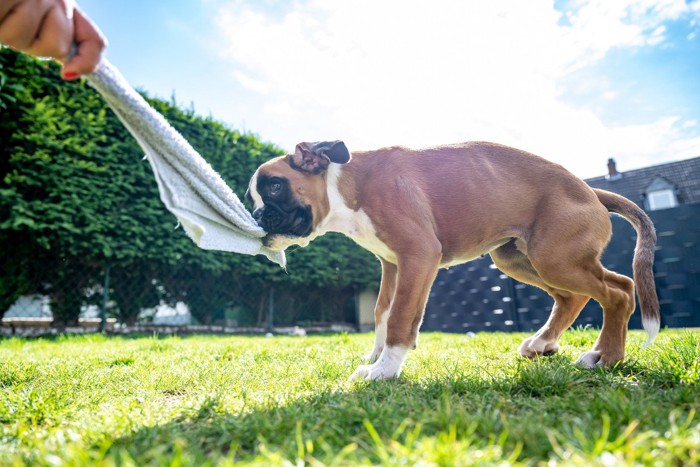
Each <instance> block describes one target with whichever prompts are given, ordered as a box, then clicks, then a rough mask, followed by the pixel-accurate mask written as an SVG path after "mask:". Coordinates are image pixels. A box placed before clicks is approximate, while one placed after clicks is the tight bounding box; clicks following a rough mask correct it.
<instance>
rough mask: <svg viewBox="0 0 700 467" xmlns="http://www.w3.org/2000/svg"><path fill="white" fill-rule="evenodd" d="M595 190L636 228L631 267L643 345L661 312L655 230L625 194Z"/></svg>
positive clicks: (651, 337) (652, 334) (655, 329)
mask: <svg viewBox="0 0 700 467" xmlns="http://www.w3.org/2000/svg"><path fill="white" fill-rule="evenodd" d="M593 191H595V194H596V195H597V196H598V199H599V200H600V202H601V203H602V204H603V206H605V207H606V208H607V209H608V211H610V212H614V213H615V214H619V215H620V216H622V217H624V218H625V219H626V220H627V221H628V222H629V223H630V224H632V226H634V230H636V231H637V245H636V247H635V249H634V261H633V262H632V270H633V275H634V283H635V285H636V287H637V297H639V307H640V308H641V310H642V326H643V327H644V330H645V331H646V333H647V335H648V336H649V338H648V340H647V343H646V345H649V344H651V343H652V342H653V341H654V338H655V337H656V335H657V334H658V333H659V327H660V325H661V314H660V313H659V298H658V297H657V295H656V286H655V285H654V271H653V269H652V266H653V265H654V249H655V247H656V230H655V229H654V224H653V223H652V222H651V219H649V216H647V214H646V213H645V212H644V211H643V210H642V209H641V208H640V207H639V206H637V205H636V204H634V203H633V202H632V201H630V200H628V199H627V198H625V197H623V196H620V195H617V194H615V193H611V192H609V191H605V190H599V189H597V188H594V189H593Z"/></svg>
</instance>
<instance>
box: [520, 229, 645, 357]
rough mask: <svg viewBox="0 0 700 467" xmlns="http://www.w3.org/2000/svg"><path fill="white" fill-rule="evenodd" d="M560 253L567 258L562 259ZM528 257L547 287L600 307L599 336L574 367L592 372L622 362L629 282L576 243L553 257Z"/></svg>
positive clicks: (630, 304) (630, 302) (631, 292)
mask: <svg viewBox="0 0 700 467" xmlns="http://www.w3.org/2000/svg"><path fill="white" fill-rule="evenodd" d="M559 245H560V246H561V242H560V243H559ZM601 249H602V248H601ZM564 252H568V253H569V254H568V255H567V256H564ZM529 257H530V259H531V261H532V263H533V265H534V267H535V269H536V270H537V271H538V272H539V274H540V276H541V277H542V279H543V280H544V281H545V283H546V284H547V285H549V286H550V287H554V288H557V289H562V290H566V291H569V292H570V293H572V294H580V295H586V296H590V297H592V298H593V299H594V300H596V301H597V302H598V303H600V305H601V306H602V307H603V328H602V330H601V332H600V336H599V337H598V340H597V341H596V343H595V345H594V346H593V348H592V349H591V350H590V351H589V352H586V353H584V354H583V355H581V357H580V358H579V360H578V363H579V364H581V365H583V366H586V367H589V368H592V367H594V366H596V365H612V364H614V363H616V362H618V361H620V360H622V358H623V357H624V355H625V340H626V337H627V324H628V322H629V319H630V316H632V313H633V312H634V307H635V301H634V282H632V279H630V278H628V277H625V276H622V275H620V274H616V273H614V272H611V271H608V270H607V269H605V268H604V267H603V265H602V264H601V263H600V260H599V259H598V255H596V254H594V253H593V249H592V248H589V249H586V248H581V243H580V242H579V243H578V244H577V245H576V247H573V248H560V249H558V250H557V253H556V254H555V252H554V251H552V250H547V251H542V252H541V254H539V255H534V254H533V252H532V251H531V252H530V254H529ZM574 318H575V316H574Z"/></svg>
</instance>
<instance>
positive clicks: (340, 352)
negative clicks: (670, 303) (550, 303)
mask: <svg viewBox="0 0 700 467" xmlns="http://www.w3.org/2000/svg"><path fill="white" fill-rule="evenodd" d="M523 337H525V336H524V335H522V334H479V335H477V336H476V337H473V338H470V337H467V336H463V335H448V334H428V333H426V334H423V335H422V336H421V340H420V345H419V347H418V349H417V350H415V351H413V352H410V353H409V358H408V361H407V363H406V365H405V367H404V372H403V374H402V376H401V378H399V379H398V380H396V381H389V382H372V383H355V384H351V383H348V382H347V381H346V380H347V378H348V376H349V375H350V374H351V373H352V372H353V370H354V369H355V367H356V366H357V365H358V364H360V361H359V357H360V356H361V355H364V354H366V353H367V352H368V351H369V350H370V348H371V345H372V342H373V337H372V335H370V334H357V335H331V336H309V337H274V338H265V337H220V336H206V337H190V338H177V337H169V338H157V337H146V338H134V339H129V338H107V337H101V336H89V337H85V336H83V337H66V338H59V339H53V340H22V339H7V340H0V423H1V427H2V428H1V430H2V432H1V434H0V464H1V465H8V464H9V465H13V464H14V465H25V464H28V465H52V466H55V465H144V464H151V465H153V464H155V465H163V464H165V465H204V464H212V465H230V464H233V463H250V464H266V465H269V464H288V465H293V464H303V463H304V462H306V463H309V464H331V465H333V464H336V465H347V464H385V465H398V464H404V465H415V464H419V463H421V464H427V465H430V464H437V465H472V464H484V465H489V464H493V463H508V464H538V463H539V464H543V465H545V464H547V463H549V462H550V461H552V462H554V463H562V464H579V465H592V464H598V465H620V464H654V463H656V464H658V465H685V464H697V463H699V462H700V414H698V413H696V409H697V407H698V405H699V400H700V388H699V382H700V362H699V361H698V355H700V336H699V335H698V333H697V332H693V331H668V330H667V331H663V332H662V333H661V334H660V335H659V337H658V339H657V341H656V343H655V344H654V345H653V346H652V347H650V348H648V349H641V344H642V343H643V342H644V338H645V335H644V334H642V333H641V332H632V333H631V334H630V339H629V341H628V360H627V361H626V362H625V363H624V364H621V365H619V366H618V367H616V368H614V369H612V370H585V369H581V368H578V367H575V366H574V365H573V362H574V361H575V359H576V357H577V356H578V354H579V353H580V352H582V351H584V350H586V349H587V348H588V347H589V346H590V345H591V344H592V342H593V341H594V339H595V337H596V333H595V332H593V331H580V330H576V331H568V332H567V333H566V334H565V335H564V337H563V339H562V351H561V353H559V354H558V355H556V356H553V357H550V358H543V359H540V360H537V361H527V360H524V359H521V358H519V357H518V356H517V347H518V343H519V342H520V340H521V339H522V338H523Z"/></svg>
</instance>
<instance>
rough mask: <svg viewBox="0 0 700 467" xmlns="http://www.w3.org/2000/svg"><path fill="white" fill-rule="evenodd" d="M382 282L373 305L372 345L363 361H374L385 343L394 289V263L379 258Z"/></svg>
mask: <svg viewBox="0 0 700 467" xmlns="http://www.w3.org/2000/svg"><path fill="white" fill-rule="evenodd" d="M380 261H381V263H382V282H381V284H380V286H379V296H378V297H377V304H376V305H375V307H374V347H373V348H372V352H370V354H369V355H366V356H365V357H362V361H363V362H364V363H374V362H375V361H376V360H377V358H379V355H381V353H382V350H384V345H385V344H386V328H387V321H388V320H389V309H390V307H391V302H392V300H393V298H394V291H395V290H396V274H397V270H396V265H395V264H391V263H390V262H388V261H386V260H384V259H381V258H380Z"/></svg>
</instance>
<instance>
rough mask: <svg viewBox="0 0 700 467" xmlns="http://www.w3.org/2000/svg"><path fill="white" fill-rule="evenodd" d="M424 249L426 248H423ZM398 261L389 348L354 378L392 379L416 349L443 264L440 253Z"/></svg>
mask: <svg viewBox="0 0 700 467" xmlns="http://www.w3.org/2000/svg"><path fill="white" fill-rule="evenodd" d="M423 247H424V248H425V245H423ZM414 251H417V253H414V252H412V253H410V254H408V255H404V256H399V257H398V268H397V283H396V291H395V293H394V297H393V300H392V301H391V304H390V307H389V310H390V311H389V317H388V319H387V321H386V326H387V327H386V345H385V346H384V349H383V350H382V352H381V353H380V354H379V358H378V359H377V361H376V362H374V363H373V364H372V365H362V366H360V367H359V368H357V370H355V372H354V373H353V375H352V376H351V378H350V379H351V380H355V379H391V378H395V377H397V376H398V375H399V374H400V373H401V367H402V365H403V362H404V359H405V358H406V353H407V352H408V350H409V349H412V348H415V346H416V341H417V338H418V328H419V327H420V324H421V322H422V320H423V312H424V310H425V304H426V302H427V300H428V294H429V293H430V287H431V286H432V284H433V281H434V280H435V276H436V275H437V270H438V266H439V264H440V257H441V255H440V250H439V248H435V250H434V251H433V250H431V251H426V250H425V249H424V250H423V251H421V250H414Z"/></svg>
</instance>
